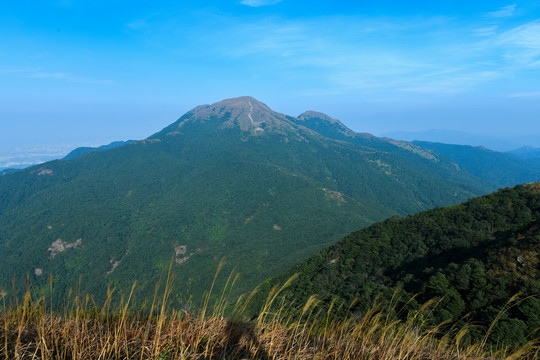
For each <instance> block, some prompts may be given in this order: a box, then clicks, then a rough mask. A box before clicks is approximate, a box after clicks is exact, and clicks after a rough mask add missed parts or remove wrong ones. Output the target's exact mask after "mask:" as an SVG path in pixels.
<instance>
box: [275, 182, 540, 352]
mask: <svg viewBox="0 0 540 360" xmlns="http://www.w3.org/2000/svg"><path fill="white" fill-rule="evenodd" d="M538 219H540V183H535V184H531V185H526V186H517V187H515V188H508V189H503V190H500V191H498V192H496V193H493V194H491V195H488V196H483V197H480V198H476V199H473V200H470V201H468V202H465V203H463V204H460V205H455V206H451V207H446V208H436V209H433V210H429V211H425V212H422V213H419V214H416V215H413V216H408V217H406V218H401V217H399V216H394V217H391V218H389V219H388V220H386V221H383V222H379V223H376V224H373V225H371V226H370V227H368V228H365V229H362V230H360V231H357V232H354V233H352V234H350V235H349V236H347V237H345V238H344V239H343V240H341V241H339V242H338V243H337V244H335V245H334V246H332V247H330V248H328V249H326V250H323V251H322V252H321V253H320V254H318V255H316V256H314V257H312V258H310V259H308V260H306V261H303V262H300V263H298V264H297V265H295V266H294V267H293V268H292V269H291V270H289V272H288V273H286V274H285V275H283V276H281V277H279V278H277V279H274V280H272V281H269V282H267V285H266V286H270V284H272V283H274V282H280V281H283V280H284V279H286V278H287V277H288V276H291V274H294V273H298V274H299V276H298V280H297V281H295V282H294V283H293V284H292V287H291V292H290V295H289V301H291V302H293V301H294V302H295V303H297V304H298V303H302V302H305V301H306V300H307V299H308V298H309V297H310V296H312V294H318V296H319V299H320V301H321V306H322V307H323V308H330V307H332V306H333V307H334V308H338V307H339V306H340V305H342V306H343V305H346V304H349V303H351V302H354V305H353V306H352V307H350V308H347V307H346V306H345V307H342V311H341V313H339V312H336V313H335V316H338V317H339V316H343V315H344V313H346V312H351V313H352V314H357V315H358V316H360V317H361V316H362V315H363V314H365V313H366V312H367V311H368V310H369V308H370V306H371V304H372V302H373V301H374V299H375V298H376V297H377V296H382V297H383V298H384V299H390V298H392V297H394V298H395V296H396V295H395V294H396V291H397V294H398V295H397V296H398V300H396V301H397V302H398V304H399V306H404V307H405V308H406V309H407V311H404V312H403V314H404V316H406V314H409V316H410V314H411V313H414V311H415V310H416V309H418V308H420V305H419V304H422V303H424V302H426V301H428V300H429V299H433V298H439V299H440V303H439V304H438V305H437V307H435V308H434V309H433V311H432V312H431V314H430V315H429V316H427V317H425V318H424V319H423V321H424V322H425V323H426V324H430V325H433V324H440V323H442V322H448V323H449V324H454V323H456V322H468V323H471V324H478V325H484V326H488V325H489V324H491V323H494V325H493V327H492V329H491V332H490V336H489V339H488V340H489V342H490V343H505V344H523V343H525V342H527V341H528V340H530V339H533V338H538V336H539V333H538V330H539V328H540V298H539V297H538V295H539V294H540V235H539V234H540V224H539V223H538ZM415 294H418V295H417V296H416V297H415V298H414V299H413V300H412V301H408V299H410V298H411V297H413V296H414V295H415ZM509 299H512V301H511V302H510V303H508V300H509ZM346 309H348V310H346ZM501 310H504V311H503V313H502V314H501V313H500V312H501ZM471 334H472V335H473V337H474V336H475V332H474V331H472V333H471ZM478 336H480V335H479V334H476V337H478Z"/></svg>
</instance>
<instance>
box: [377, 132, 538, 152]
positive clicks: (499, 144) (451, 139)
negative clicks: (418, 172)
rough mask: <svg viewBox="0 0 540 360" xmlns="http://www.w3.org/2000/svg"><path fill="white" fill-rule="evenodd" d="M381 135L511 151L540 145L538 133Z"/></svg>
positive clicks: (417, 133)
mask: <svg viewBox="0 0 540 360" xmlns="http://www.w3.org/2000/svg"><path fill="white" fill-rule="evenodd" d="M381 136H383V137H389V138H392V139H400V140H406V141H413V140H419V141H429V142H439V143H445V144H455V145H471V146H484V147H486V148H488V149H491V150H496V151H502V152H507V151H512V150H515V149H517V148H521V147H523V146H530V147H537V148H538V147H540V134H530V135H515V136H494V135H482V134H470V133H465V132H462V131H455V130H444V129H432V130H426V131H392V132H388V133H385V134H382V135H381Z"/></svg>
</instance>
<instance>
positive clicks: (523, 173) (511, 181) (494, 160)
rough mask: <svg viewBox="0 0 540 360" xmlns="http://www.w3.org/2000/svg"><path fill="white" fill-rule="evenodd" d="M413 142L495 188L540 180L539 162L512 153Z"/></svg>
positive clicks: (481, 148)
mask: <svg viewBox="0 0 540 360" xmlns="http://www.w3.org/2000/svg"><path fill="white" fill-rule="evenodd" d="M414 144H416V145H419V146H421V147H423V148H426V149H431V150H433V151H435V152H437V153H439V154H441V155H444V156H445V157H447V158H449V159H450V160H452V161H454V162H455V163H456V164H457V165H458V166H459V167H460V168H462V169H464V170H466V171H468V172H470V173H471V174H473V175H474V176H477V177H478V178H480V179H482V180H484V181H485V182H486V183H489V184H491V185H493V186H495V187H506V186H514V185H517V184H523V183H529V182H534V181H539V180H540V162H537V163H534V161H532V160H527V159H521V158H519V157H518V156H517V155H515V154H511V153H501V152H497V151H492V150H488V149H486V148H484V147H481V146H467V145H449V144H441V143H433V142H427V141H414Z"/></svg>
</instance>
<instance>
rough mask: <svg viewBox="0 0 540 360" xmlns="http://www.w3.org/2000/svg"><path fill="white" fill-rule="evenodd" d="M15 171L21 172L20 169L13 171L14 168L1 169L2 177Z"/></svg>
mask: <svg viewBox="0 0 540 360" xmlns="http://www.w3.org/2000/svg"><path fill="white" fill-rule="evenodd" d="M15 171H19V169H12V168H7V169H0V175H5V174H10V173H12V172H15Z"/></svg>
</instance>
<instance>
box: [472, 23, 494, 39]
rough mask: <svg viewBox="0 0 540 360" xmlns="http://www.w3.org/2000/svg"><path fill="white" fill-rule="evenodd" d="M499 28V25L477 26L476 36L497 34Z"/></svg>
mask: <svg viewBox="0 0 540 360" xmlns="http://www.w3.org/2000/svg"><path fill="white" fill-rule="evenodd" d="M498 28H499V27H498V26H496V25H493V26H486V27H482V28H477V29H474V34H475V35H476V36H482V37H488V36H492V35H495V34H496V31H497V29H498Z"/></svg>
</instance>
